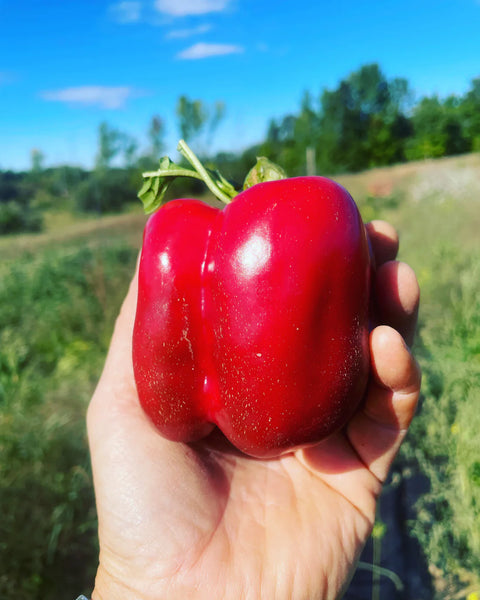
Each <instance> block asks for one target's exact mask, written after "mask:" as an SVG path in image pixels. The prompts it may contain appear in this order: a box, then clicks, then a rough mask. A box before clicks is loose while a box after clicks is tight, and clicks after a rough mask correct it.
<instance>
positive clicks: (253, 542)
mask: <svg viewBox="0 0 480 600" xmlns="http://www.w3.org/2000/svg"><path fill="white" fill-rule="evenodd" d="M367 229H368V233H369V236H370V240H371V243H372V248H373V252H374V255H375V258H376V262H377V274H376V278H375V301H376V305H377V311H376V314H377V317H378V326H377V327H376V328H375V329H374V330H373V331H372V333H371V336H370V347H371V370H372V377H371V382H370V384H369V388H368V393H367V397H366V400H365V402H364V404H363V405H362V406H361V408H360V410H359V411H358V412H357V414H356V415H355V416H354V418H353V419H352V420H351V421H350V422H349V423H348V425H347V426H346V428H345V429H344V430H342V431H341V432H339V433H337V434H335V435H333V436H332V437H330V438H328V439H327V440H325V441H323V442H321V443H319V444H317V445H315V446H312V447H310V448H307V449H303V450H299V451H296V452H294V453H291V454H288V455H285V456H282V457H280V458H278V459H273V460H272V459H271V460H266V461H262V460H257V459H252V458H250V457H247V456H245V455H242V454H240V453H239V452H238V451H236V450H235V449H234V448H233V447H232V446H231V445H230V444H229V443H228V442H227V441H226V440H225V439H224V438H223V436H222V435H221V434H220V433H219V432H218V431H215V432H214V433H213V434H212V435H210V436H209V437H208V438H206V439H204V440H202V441H200V442H197V443H195V444H181V443H178V442H170V441H168V440H165V439H164V438H162V437H161V436H160V435H159V434H158V432H157V431H156V430H155V428H154V427H153V425H152V424H151V423H150V421H149V420H148V418H147V417H146V416H145V414H144V412H143V410H142V409H141V407H140V405H139V402H138V398H137V394H136V390H135V383H134V378H133V369H132V359H131V339H132V329H133V322H134V317H135V305H136V292H137V289H136V285H137V283H136V278H134V279H133V281H132V283H131V286H130V289H129V292H128V294H127V297H126V299H125V302H124V305H123V307H122V310H121V312H120V315H119V317H118V320H117V323H116V327H115V332H114V335H113V338H112V343H111V347H110V351H109V354H108V357H107V361H106V364H105V368H104V372H103V374H102V377H101V379H100V381H99V384H98V387H97V390H96V391H95V394H94V396H93V398H92V401H91V404H90V407H89V411H88V433H89V442H90V450H91V457H92V465H93V474H94V484H95V493H96V501H97V511H98V519H99V541H100V565H99V568H98V572H97V578H96V582H95V589H94V592H93V596H92V598H93V599H94V600H110V599H112V600H123V599H125V600H126V599H129V600H137V599H138V600H150V599H152V600H153V599H155V600H161V599H164V598H165V599H166V598H168V599H169V600H174V599H176V598H178V599H182V600H183V599H185V598H195V599H203V598H209V599H210V598H222V599H224V600H227V599H229V598H232V599H235V600H237V599H240V598H242V599H244V600H254V599H261V598H266V599H274V598H275V599H279V600H280V599H283V598H285V599H288V600H295V599H297V598H298V599H299V598H309V599H312V600H313V599H320V598H321V599H324V598H337V597H338V596H340V595H341V593H342V591H344V590H345V588H346V586H347V585H348V582H349V580H350V578H351V576H352V575H353V572H354V569H355V564H356V561H357V559H358V556H359V554H360V552H361V550H362V548H363V545H364V543H365V541H366V540H367V538H368V536H369V534H370V531H371V528H372V526H373V522H374V519H375V505H376V500H377V498H378V496H379V494H380V491H381V488H382V483H383V481H384V480H385V478H386V476H387V473H388V470H389V467H390V465H391V463H392V461H393V458H394V456H395V454H396V452H397V450H398V448H399V446H400V444H401V442H402V440H403V438H404V436H405V434H406V431H407V428H408V425H409V423H410V421H411V419H412V417H413V414H414V411H415V407H416V403H417V399H418V395H419V389H420V372H419V369H418V367H417V365H416V363H415V361H414V359H413V358H412V356H411V354H410V352H409V350H408V348H407V346H406V344H405V343H404V341H403V339H402V336H403V338H404V339H405V340H406V341H407V342H408V343H411V341H412V339H413V333H414V330H415V325H416V316H417V308H418V299H419V290H418V285H417V282H416V278H415V275H414V274H413V272H412V270H411V269H410V268H409V267H408V266H407V265H405V264H402V263H398V262H396V261H394V259H395V257H396V254H397V250H398V239H397V237H396V234H395V232H394V231H393V230H392V228H391V227H390V226H389V225H387V224H386V223H383V222H373V223H371V224H369V225H368V226H367ZM392 327H395V329H393V328H392Z"/></svg>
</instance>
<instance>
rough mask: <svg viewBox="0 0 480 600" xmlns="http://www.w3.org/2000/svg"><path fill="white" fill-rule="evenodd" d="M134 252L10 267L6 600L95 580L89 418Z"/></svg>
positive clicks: (74, 254) (72, 252)
mask: <svg viewBox="0 0 480 600" xmlns="http://www.w3.org/2000/svg"><path fill="white" fill-rule="evenodd" d="M135 254H136V252H135V250H133V249H131V248H129V247H128V246H126V245H124V244H118V243H117V244H114V245H113V246H108V247H96V248H95V250H92V249H90V248H89V247H88V246H83V245H76V246H65V247H63V248H57V249H55V250H48V251H46V252H42V253H40V254H39V255H38V256H33V255H27V256H24V257H23V258H20V259H18V260H16V261H10V262H9V263H8V264H4V265H2V268H1V280H0V456H1V460H0V514H1V515H2V518H1V519H0V597H1V598H2V599H5V600H7V599H8V600H10V599H12V600H13V599H15V600H32V599H34V598H39V599H40V598H42V599H52V600H53V599H54V598H69V597H70V598H74V597H76V596H77V595H78V594H79V593H80V592H81V591H86V592H88V588H86V587H85V586H87V585H88V586H91V584H92V582H93V575H94V569H95V566H96V560H97V556H98V554H97V548H96V516H95V509H94V498H93V491H92V481H91V476H90V466H89V457H88V451H87V444H86V439H85V425H84V420H85V410H86V404H87V402H88V399H89V397H90V394H91V392H92V389H93V387H94V385H95V382H96V379H97V377H98V374H99V371H100V369H101V366H102V362H103V359H104V354H105V351H106V348H107V345H108V340H109V337H110V333H111V328H112V323H113V320H114V317H115V315H116V312H117V310H118V307H119V304H120V301H121V297H122V295H123V293H124V292H125V289H126V285H127V281H128V278H129V276H130V275H131V272H132V269H133V265H134V261H135Z"/></svg>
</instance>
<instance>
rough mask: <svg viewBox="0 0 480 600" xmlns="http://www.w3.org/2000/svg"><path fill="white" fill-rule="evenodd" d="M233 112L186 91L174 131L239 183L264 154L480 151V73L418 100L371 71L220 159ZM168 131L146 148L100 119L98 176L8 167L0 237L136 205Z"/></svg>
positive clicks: (37, 157)
mask: <svg viewBox="0 0 480 600" xmlns="http://www.w3.org/2000/svg"><path fill="white" fill-rule="evenodd" d="M225 110H226V108H225V105H224V103H223V102H220V101H218V102H215V103H213V104H211V105H209V104H207V103H205V102H203V101H202V100H199V99H194V100H192V99H190V98H188V97H187V96H185V95H183V96H181V97H180V98H179V99H178V101H177V106H176V117H177V123H176V125H177V130H178V134H179V137H182V138H183V139H185V140H186V141H187V142H189V143H190V144H191V145H192V146H193V147H194V149H195V150H196V151H197V153H198V154H200V155H201V156H202V158H203V159H204V160H206V161H207V162H211V164H212V165H213V164H214V165H216V166H217V167H218V168H220V169H221V170H223V171H225V174H226V176H227V177H229V178H231V179H232V180H234V181H237V182H241V181H242V180H243V177H244V175H245V173H246V172H247V171H248V169H249V168H250V167H251V166H252V164H253V162H254V161H255V158H256V156H259V155H264V156H267V157H268V158H270V159H271V160H273V161H274V162H277V163H278V164H280V165H281V166H282V167H283V168H284V169H285V170H286V171H287V173H288V174H289V175H291V176H295V175H301V174H327V175H333V174H335V173H340V172H355V171H360V170H364V169H369V168H372V167H377V166H386V165H391V164H395V163H400V162H405V161H410V160H419V159H427V158H439V157H442V156H451V155H455V154H462V153H468V152H478V151H480V77H479V78H476V79H474V80H473V81H472V82H471V86H470V88H469V89H468V91H467V92H466V93H465V94H464V95H462V96H458V95H450V96H448V97H446V98H440V97H439V96H437V95H432V96H426V97H422V98H421V99H419V100H416V99H415V96H414V92H413V90H412V89H411V87H410V85H409V83H408V81H407V80H406V79H404V78H398V77H397V78H393V79H389V78H388V77H386V76H385V74H384V73H383V72H382V70H381V68H380V66H379V65H378V64H376V63H373V64H369V65H364V66H362V67H361V68H360V69H359V70H357V71H355V72H353V73H351V74H350V75H348V76H347V77H346V78H344V79H342V80H341V81H340V83H339V84H338V86H337V87H336V88H335V89H331V90H330V89H324V90H323V91H322V92H321V94H319V95H318V96H315V95H314V94H312V93H311V92H310V91H306V92H305V93H304V95H303V97H302V99H301V103H300V106H299V109H298V111H297V112H296V113H294V114H288V115H285V116H283V117H281V118H277V119H271V121H270V122H269V124H268V127H267V130H266V133H265V139H264V140H263V141H262V142H261V143H259V144H257V145H254V146H252V147H250V148H247V149H246V150H243V151H231V152H220V153H217V154H215V155H212V153H211V152H210V151H209V148H211V147H212V142H213V139H214V136H215V133H216V131H217V128H218V127H219V125H220V124H221V121H222V119H223V117H224V115H225ZM165 129H166V127H165V121H164V120H163V119H162V117H161V116H160V115H154V116H153V117H152V118H151V120H150V123H149V126H148V130H147V131H146V132H145V134H146V144H145V146H144V148H143V150H142V149H141V146H140V144H139V141H138V139H136V138H135V137H133V136H131V135H129V134H126V133H125V132H122V131H120V130H119V129H117V128H115V127H112V126H111V125H110V124H109V123H107V122H103V123H101V124H100V125H99V127H98V138H97V139H98V147H97V154H96V157H95V167H94V169H92V170H86V169H82V168H77V167H71V166H62V167H55V168H48V169H46V168H44V156H43V153H42V152H41V151H40V150H33V151H32V155H31V169H30V171H28V172H24V173H13V172H11V171H1V170H0V233H13V232H16V231H26V230H27V231H38V230H40V229H41V227H42V210H44V209H45V208H52V207H63V208H65V207H66V208H69V209H72V210H80V211H88V212H97V213H105V212H114V211H119V210H121V209H122V208H123V207H124V206H125V205H127V204H129V203H131V202H132V199H135V197H136V192H137V190H138V187H139V182H140V173H141V172H142V171H145V170H151V169H153V168H155V166H156V165H157V164H158V159H159V158H160V157H161V156H162V154H163V153H164V152H165ZM198 185H199V184H198V183H197V182H195V181H193V182H186V181H185V182H182V183H179V184H178V185H177V187H176V193H177V194H182V193H189V194H194V193H198V192H200V191H201V188H198Z"/></svg>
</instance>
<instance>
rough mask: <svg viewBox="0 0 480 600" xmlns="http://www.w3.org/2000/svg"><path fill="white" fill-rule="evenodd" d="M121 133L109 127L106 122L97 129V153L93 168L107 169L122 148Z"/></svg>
mask: <svg viewBox="0 0 480 600" xmlns="http://www.w3.org/2000/svg"><path fill="white" fill-rule="evenodd" d="M122 142H123V140H122V133H121V132H120V131H119V130H118V129H114V128H113V127H111V126H110V125H109V124H108V123H107V122H106V121H103V122H102V123H100V125H99V127H98V153H97V156H96V160H95V167H96V168H97V169H99V170H102V169H108V168H109V167H110V166H111V163H112V161H113V159H114V158H115V157H116V156H117V155H118V153H119V152H120V150H121V148H122Z"/></svg>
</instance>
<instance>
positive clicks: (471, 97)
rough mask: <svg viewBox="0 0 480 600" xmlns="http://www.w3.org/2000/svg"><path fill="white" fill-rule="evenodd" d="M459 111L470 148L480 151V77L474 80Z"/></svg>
mask: <svg viewBox="0 0 480 600" xmlns="http://www.w3.org/2000/svg"><path fill="white" fill-rule="evenodd" d="M459 111H460V115H461V119H462V127H463V131H464V134H465V137H466V139H467V140H468V141H469V149H470V150H473V151H474V152H480V77H478V78H477V79H474V80H473V81H472V86H471V89H470V90H469V91H468V92H467V94H466V95H465V96H464V98H463V99H462V101H461V103H460V105H459Z"/></svg>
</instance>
